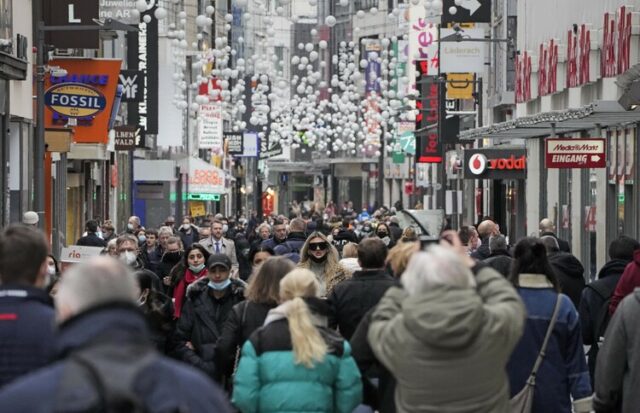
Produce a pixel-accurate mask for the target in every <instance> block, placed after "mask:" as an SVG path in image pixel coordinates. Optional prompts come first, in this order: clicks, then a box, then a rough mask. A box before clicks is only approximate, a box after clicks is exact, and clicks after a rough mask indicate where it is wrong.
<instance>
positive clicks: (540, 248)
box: [533, 241, 547, 257]
mask: <svg viewBox="0 0 640 413" xmlns="http://www.w3.org/2000/svg"><path fill="white" fill-rule="evenodd" d="M533 255H535V256H536V257H543V256H545V255H547V248H546V247H545V246H544V244H543V243H542V242H540V241H536V242H535V243H534V244H533Z"/></svg>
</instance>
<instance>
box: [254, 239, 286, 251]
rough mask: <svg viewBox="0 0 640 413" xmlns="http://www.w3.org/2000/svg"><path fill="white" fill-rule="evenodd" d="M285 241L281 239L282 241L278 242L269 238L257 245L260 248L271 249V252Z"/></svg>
mask: <svg viewBox="0 0 640 413" xmlns="http://www.w3.org/2000/svg"><path fill="white" fill-rule="evenodd" d="M285 241H286V239H283V240H282V241H280V240H278V239H276V238H275V237H271V238H269V239H266V240H264V241H260V242H259V243H258V245H259V246H261V247H265V248H271V249H272V250H275V249H276V247H277V246H278V245H280V244H282V243H283V242H285Z"/></svg>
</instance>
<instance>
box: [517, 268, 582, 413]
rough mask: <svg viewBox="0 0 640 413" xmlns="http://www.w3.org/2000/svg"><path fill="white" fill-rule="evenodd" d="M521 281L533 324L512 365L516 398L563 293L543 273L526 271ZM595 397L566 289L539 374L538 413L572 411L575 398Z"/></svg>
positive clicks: (529, 321)
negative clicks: (558, 298) (554, 288)
mask: <svg viewBox="0 0 640 413" xmlns="http://www.w3.org/2000/svg"><path fill="white" fill-rule="evenodd" d="M519 285H520V286H519V287H518V293H519V294H520V296H521V297H522V300H523V301H524V303H525V306H526V308H527V323H526V327H525V329H524V334H523V335H522V339H520V341H519V342H518V345H517V346H516V348H515V350H514V351H513V353H512V355H511V359H510V360H509V364H508V365H507V372H508V374H509V382H510V384H511V397H513V396H515V395H516V394H517V393H518V392H520V390H522V388H523V387H524V385H525V382H526V380H527V378H528V377H529V375H530V374H531V370H532V369H533V365H534V363H535V361H536V358H537V356H538V353H539V352H540V348H541V347H542V342H543V340H544V336H545V334H546V332H547V328H548V327H549V323H550V320H551V316H552V314H553V309H554V307H555V304H556V300H557V297H558V293H556V292H555V291H554V290H553V286H552V284H551V283H550V282H549V281H548V279H547V277H546V276H545V275H543V274H520V276H519ZM590 396H591V382H590V380H589V372H588V369H587V363H586V361H585V356H584V350H583V347H582V336H581V334H580V322H579V320H578V313H577V311H576V309H575V307H574V306H573V303H572V302H571V300H570V299H569V297H567V296H566V295H564V294H562V302H561V306H560V310H559V313H558V319H557V321H556V324H555V326H554V329H553V334H552V336H551V339H550V340H549V344H548V347H547V350H546V355H545V358H544V360H543V362H542V365H541V366H540V369H539V370H538V374H537V376H536V387H535V391H534V396H533V413H549V412H554V413H571V411H572V410H571V397H573V400H575V401H576V403H578V402H579V401H581V400H582V399H585V398H588V397H590ZM577 411H578V412H582V411H585V410H577ZM586 411H589V410H586Z"/></svg>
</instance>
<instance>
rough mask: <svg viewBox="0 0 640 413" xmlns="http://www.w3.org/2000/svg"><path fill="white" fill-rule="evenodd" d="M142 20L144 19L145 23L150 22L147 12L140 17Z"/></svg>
mask: <svg viewBox="0 0 640 413" xmlns="http://www.w3.org/2000/svg"><path fill="white" fill-rule="evenodd" d="M142 21H144V22H145V23H151V16H149V15H148V14H145V15H144V17H143V18H142Z"/></svg>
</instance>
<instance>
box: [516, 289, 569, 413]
mask: <svg viewBox="0 0 640 413" xmlns="http://www.w3.org/2000/svg"><path fill="white" fill-rule="evenodd" d="M561 302H562V296H561V295H560V294H558V298H557V299H556V305H555V307H554V309H553V315H552V316H551V322H550V323H549V327H548V328H547V334H546V335H545V336H544V341H543V342H542V347H541V348H540V352H539V353H538V358H537V359H536V362H535V364H534V365H533V370H531V374H530V375H529V378H528V379H527V382H526V383H525V385H524V388H523V389H522V390H520V391H519V392H518V394H516V395H515V396H513V397H512V398H511V400H509V412H510V413H531V411H532V409H533V393H534V390H535V387H536V374H538V369H539V368H540V365H541V364H542V361H543V360H544V356H545V354H546V351H547V345H548V344H549V339H550V338H551V334H552V333H553V328H554V327H555V325H556V321H557V320H558V312H559V311H560V303H561Z"/></svg>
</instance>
